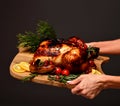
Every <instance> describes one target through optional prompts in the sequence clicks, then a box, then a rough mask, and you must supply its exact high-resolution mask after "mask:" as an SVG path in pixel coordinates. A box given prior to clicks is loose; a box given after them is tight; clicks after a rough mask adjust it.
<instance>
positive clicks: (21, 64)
mask: <svg viewBox="0 0 120 106" xmlns="http://www.w3.org/2000/svg"><path fill="white" fill-rule="evenodd" d="M19 65H20V67H21V68H22V69H24V70H26V71H30V69H29V66H30V64H29V63H28V62H20V63H19Z"/></svg>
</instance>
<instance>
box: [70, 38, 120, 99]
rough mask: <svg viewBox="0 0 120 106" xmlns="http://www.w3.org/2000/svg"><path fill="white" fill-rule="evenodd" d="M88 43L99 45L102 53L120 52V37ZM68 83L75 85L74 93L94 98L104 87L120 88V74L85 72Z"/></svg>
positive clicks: (72, 90)
mask: <svg viewBox="0 0 120 106" xmlns="http://www.w3.org/2000/svg"><path fill="white" fill-rule="evenodd" d="M87 45H91V46H94V47H99V48H100V54H120V39H116V40H111V41H99V42H91V43H87ZM68 83H69V84H74V85H75V87H74V88H72V89H71V92H72V93H73V94H76V95H82V96H84V97H86V98H89V99H93V98H95V97H96V96H97V95H98V94H99V93H100V92H101V91H102V90H103V89H109V88H112V89H120V76H111V75H105V74H102V75H93V74H84V75H80V76H79V77H78V78H76V79H75V80H73V81H70V82H68Z"/></svg>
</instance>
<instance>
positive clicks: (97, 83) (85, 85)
mask: <svg viewBox="0 0 120 106" xmlns="http://www.w3.org/2000/svg"><path fill="white" fill-rule="evenodd" d="M103 76H104V75H94V74H85V75H80V76H79V77H78V78H76V79H74V80H72V81H68V83H69V84H74V85H76V86H75V87H74V88H72V89H71V92H72V93H73V94H76V95H81V96H83V97H85V98H88V99H93V98H95V97H96V96H97V95H98V94H99V93H100V92H101V91H102V90H103V88H104V81H103Z"/></svg>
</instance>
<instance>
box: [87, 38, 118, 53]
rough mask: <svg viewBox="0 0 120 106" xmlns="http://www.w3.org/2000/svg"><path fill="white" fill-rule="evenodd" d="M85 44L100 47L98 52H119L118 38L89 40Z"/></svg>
mask: <svg viewBox="0 0 120 106" xmlns="http://www.w3.org/2000/svg"><path fill="white" fill-rule="evenodd" d="M87 45H91V46H95V47H99V48H100V54H120V39H115V40H109V41H99V42H90V43H87Z"/></svg>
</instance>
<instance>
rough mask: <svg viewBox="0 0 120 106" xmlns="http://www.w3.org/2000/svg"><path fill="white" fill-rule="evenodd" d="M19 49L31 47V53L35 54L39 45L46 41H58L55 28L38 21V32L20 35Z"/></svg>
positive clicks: (18, 36) (27, 32)
mask: <svg viewBox="0 0 120 106" xmlns="http://www.w3.org/2000/svg"><path fill="white" fill-rule="evenodd" d="M17 38H18V46H17V47H18V48H20V47H23V48H24V47H29V51H30V52H35V51H36V49H37V48H38V46H39V43H40V42H42V41H43V40H45V39H56V32H55V31H54V29H53V27H52V26H51V25H50V24H48V22H46V21H38V23H37V27H36V31H35V32H31V31H26V32H25V33H24V34H22V33H19V34H18V35H17Z"/></svg>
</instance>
